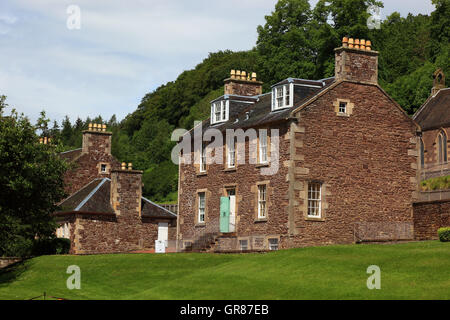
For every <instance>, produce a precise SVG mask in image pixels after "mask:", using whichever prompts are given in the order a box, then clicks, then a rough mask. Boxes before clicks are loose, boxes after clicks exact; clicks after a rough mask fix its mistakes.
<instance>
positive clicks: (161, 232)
mask: <svg viewBox="0 0 450 320" xmlns="http://www.w3.org/2000/svg"><path fill="white" fill-rule="evenodd" d="M158 240H160V241H165V243H166V247H167V240H169V224H168V223H167V222H160V223H158Z"/></svg>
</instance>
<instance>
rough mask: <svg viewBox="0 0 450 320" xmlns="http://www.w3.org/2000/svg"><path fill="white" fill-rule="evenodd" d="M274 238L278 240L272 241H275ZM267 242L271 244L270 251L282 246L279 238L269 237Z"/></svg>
mask: <svg viewBox="0 0 450 320" xmlns="http://www.w3.org/2000/svg"><path fill="white" fill-rule="evenodd" d="M274 240H276V244H274V243H271V241H272V242H274ZM267 242H268V244H269V250H270V251H277V250H279V248H280V240H278V238H269V239H267Z"/></svg>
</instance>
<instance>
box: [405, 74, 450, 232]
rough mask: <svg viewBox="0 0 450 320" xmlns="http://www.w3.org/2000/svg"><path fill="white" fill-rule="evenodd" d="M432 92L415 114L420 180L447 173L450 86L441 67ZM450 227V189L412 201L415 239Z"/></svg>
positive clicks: (424, 195) (421, 194)
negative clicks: (418, 137)
mask: <svg viewBox="0 0 450 320" xmlns="http://www.w3.org/2000/svg"><path fill="white" fill-rule="evenodd" d="M433 78H434V84H433V89H432V90H431V95H430V97H429V98H428V100H427V101H426V102H425V103H424V104H423V106H422V107H421V108H420V109H419V110H418V111H417V112H416V114H415V115H414V117H413V118H414V120H415V121H416V122H417V123H418V124H419V125H420V126H421V129H422V136H421V137H420V141H419V143H420V147H419V148H420V149H419V150H420V179H421V180H425V179H429V178H435V177H440V176H448V175H450V164H449V162H448V158H449V156H450V154H449V149H450V145H449V143H450V141H449V140H448V137H449V135H450V88H446V86H445V75H444V72H443V71H442V70H441V69H438V70H436V72H435V73H434V74H433ZM448 226H450V190H432V191H426V192H421V193H420V197H419V199H418V201H415V202H414V231H415V236H416V239H418V240H430V239H437V230H438V229H439V228H441V227H448Z"/></svg>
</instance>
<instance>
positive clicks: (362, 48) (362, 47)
mask: <svg viewBox="0 0 450 320" xmlns="http://www.w3.org/2000/svg"><path fill="white" fill-rule="evenodd" d="M360 47H361V50H366V40H364V39H361V42H360Z"/></svg>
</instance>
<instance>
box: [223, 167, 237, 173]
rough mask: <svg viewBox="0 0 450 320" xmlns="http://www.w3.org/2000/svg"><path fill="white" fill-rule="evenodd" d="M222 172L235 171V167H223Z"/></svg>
mask: <svg viewBox="0 0 450 320" xmlns="http://www.w3.org/2000/svg"><path fill="white" fill-rule="evenodd" d="M223 171H224V172H235V171H236V167H234V168H225V169H223Z"/></svg>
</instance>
